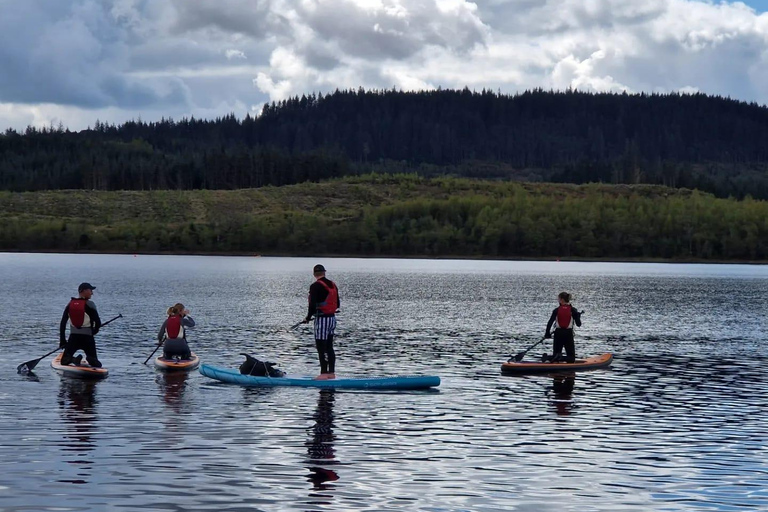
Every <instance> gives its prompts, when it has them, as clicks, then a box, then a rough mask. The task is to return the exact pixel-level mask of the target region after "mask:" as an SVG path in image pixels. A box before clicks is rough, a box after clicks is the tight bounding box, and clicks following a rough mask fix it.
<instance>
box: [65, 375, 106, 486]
mask: <svg viewBox="0 0 768 512" xmlns="http://www.w3.org/2000/svg"><path fill="white" fill-rule="evenodd" d="M96 385H97V381H95V380H83V379H71V378H67V377H64V378H62V379H61V387H60V388H59V396H58V403H59V409H60V411H61V417H62V423H63V424H64V425H65V427H66V429H67V431H66V433H65V434H64V436H63V442H62V450H63V451H64V452H65V454H67V457H65V459H66V462H67V463H69V464H74V465H76V466H78V471H77V478H73V479H67V480H61V481H62V482H67V483H73V484H85V483H87V482H88V478H89V477H90V476H91V467H92V465H93V461H92V460H88V458H86V457H83V455H84V454H86V453H87V452H90V451H93V450H94V448H95V444H94V442H93V439H92V436H93V433H94V431H95V424H96V418H97V414H96V412H97V408H96V405H97V403H98V400H97V398H96ZM70 454H71V456H70Z"/></svg>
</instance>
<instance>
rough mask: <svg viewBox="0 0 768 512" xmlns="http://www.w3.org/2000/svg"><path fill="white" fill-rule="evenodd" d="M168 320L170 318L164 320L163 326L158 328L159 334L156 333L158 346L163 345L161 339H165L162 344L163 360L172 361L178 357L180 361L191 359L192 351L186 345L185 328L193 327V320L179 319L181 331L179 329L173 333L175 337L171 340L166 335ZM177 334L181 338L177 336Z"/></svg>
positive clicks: (187, 318) (184, 317)
mask: <svg viewBox="0 0 768 512" xmlns="http://www.w3.org/2000/svg"><path fill="white" fill-rule="evenodd" d="M169 319H170V317H169V318H166V319H165V321H164V322H163V325H162V326H160V332H158V333H157V343H158V344H160V343H163V338H165V342H164V343H163V358H164V359H173V358H174V357H176V356H178V357H180V358H181V359H190V358H191V357H192V351H191V350H189V345H188V344H187V332H186V330H185V328H186V327H194V326H195V320H194V319H193V318H192V317H191V316H183V317H181V329H179V332H178V333H174V334H176V337H174V338H171V337H170V336H169V333H168V320H169ZM179 334H180V335H181V336H179Z"/></svg>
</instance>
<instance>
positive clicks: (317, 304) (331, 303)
mask: <svg viewBox="0 0 768 512" xmlns="http://www.w3.org/2000/svg"><path fill="white" fill-rule="evenodd" d="M312 270H313V274H314V276H315V279H316V281H315V282H314V283H312V286H310V287H309V308H308V309H307V317H306V318H305V319H304V322H303V323H305V324H306V323H309V321H310V320H311V319H312V317H313V316H314V317H315V346H316V347H317V355H318V358H319V359H320V375H319V376H318V377H317V378H318V379H335V378H336V353H335V352H334V351H333V333H334V331H335V330H336V311H337V310H338V309H339V307H340V306H341V299H339V288H338V287H337V286H336V283H334V282H333V281H331V280H330V279H328V278H327V277H325V267H323V266H322V265H315V267H314V269H312Z"/></svg>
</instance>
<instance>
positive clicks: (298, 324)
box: [291, 317, 314, 329]
mask: <svg viewBox="0 0 768 512" xmlns="http://www.w3.org/2000/svg"><path fill="white" fill-rule="evenodd" d="M312 318H314V317H311V318H310V320H312ZM306 323H309V322H308V321H307V322H305V321H304V320H302V321H301V322H296V323H295V324H293V325H292V326H291V329H295V328H297V327H298V326H300V325H301V324H306Z"/></svg>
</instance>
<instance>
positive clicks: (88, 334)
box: [59, 297, 101, 368]
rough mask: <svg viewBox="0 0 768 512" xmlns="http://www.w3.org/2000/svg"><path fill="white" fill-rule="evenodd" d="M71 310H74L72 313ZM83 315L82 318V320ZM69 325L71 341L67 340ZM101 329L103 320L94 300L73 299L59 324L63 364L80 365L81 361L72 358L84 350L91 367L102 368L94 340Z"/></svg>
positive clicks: (65, 309)
mask: <svg viewBox="0 0 768 512" xmlns="http://www.w3.org/2000/svg"><path fill="white" fill-rule="evenodd" d="M83 303H84V304H83ZM70 308H72V311H71V312H70ZM81 308H82V309H81ZM70 313H71V314H70ZM81 315H82V318H80V316H81ZM67 324H69V340H67V338H66V331H67ZM100 328H101V318H99V312H98V311H96V304H94V303H93V301H92V300H86V299H83V298H80V297H72V300H70V301H69V304H67V307H66V308H64V314H63V315H61V323H60V324H59V348H63V349H64V353H63V354H62V356H61V364H72V363H73V362H76V363H79V360H77V359H75V358H73V357H72V356H74V355H75V352H77V351H78V350H82V351H83V352H85V357H86V359H87V360H88V364H89V365H91V366H93V367H96V368H101V362H100V361H99V357H98V355H97V353H96V340H95V339H94V335H96V334H97V333H98V332H99V329H100Z"/></svg>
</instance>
